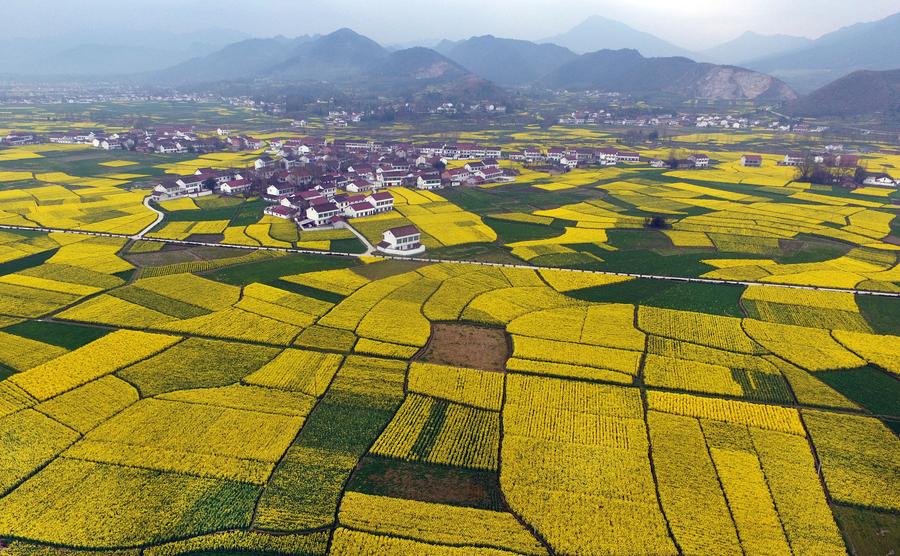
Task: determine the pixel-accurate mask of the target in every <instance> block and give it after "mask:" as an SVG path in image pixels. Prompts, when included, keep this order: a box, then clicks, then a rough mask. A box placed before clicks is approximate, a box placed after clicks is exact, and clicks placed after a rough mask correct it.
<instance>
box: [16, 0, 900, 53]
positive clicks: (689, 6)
mask: <svg viewBox="0 0 900 556" xmlns="http://www.w3.org/2000/svg"><path fill="white" fill-rule="evenodd" d="M898 10H900V2H898V0H857V1H855V2H847V1H845V0H841V1H838V0H0V20H2V21H3V22H4V23H5V24H6V25H5V34H6V35H7V36H8V37H9V36H24V37H35V36H50V35H57V36H59V35H71V34H78V35H79V36H90V37H92V39H93V40H94V41H96V42H98V43H102V42H103V36H104V35H108V34H109V33H111V32H114V33H116V34H119V35H120V34H122V33H123V32H126V33H127V32H130V31H152V30H157V29H167V30H170V31H176V32H190V31H196V30H201V29H208V28H212V27H220V28H228V29H236V30H240V31H243V32H245V33H247V34H249V35H254V36H273V35H277V34H283V35H286V36H296V35H302V34H307V33H327V32H330V31H333V30H335V29H337V28H340V27H351V28H353V29H354V30H356V31H358V32H360V33H363V34H365V35H367V36H369V37H371V38H373V39H375V40H377V41H379V42H382V43H388V44H389V43H401V42H407V41H413V40H419V39H426V38H451V39H460V38H466V37H469V36H472V35H480V34H487V33H491V34H494V35H497V36H505V37H514V38H524V39H532V40H536V39H541V38H545V37H548V36H552V35H556V34H558V33H560V32H563V31H565V30H567V29H569V28H571V27H572V26H574V25H576V24H577V23H579V22H581V21H582V20H584V19H585V18H586V17H588V16H590V15H603V16H607V17H610V18H612V19H618V20H620V21H622V22H624V23H627V24H629V25H631V26H632V27H635V28H636V29H639V30H642V31H648V32H651V33H654V34H656V35H658V36H660V37H662V38H665V39H667V40H670V41H672V42H674V43H676V44H678V45H680V46H684V47H687V48H693V49H699V48H705V47H708V46H712V45H714V44H717V43H720V42H723V41H726V40H729V39H731V38H734V37H735V36H737V35H739V34H741V33H743V32H744V31H747V30H752V31H756V32H760V33H764V34H774V33H785V34H792V35H802V36H807V37H812V38H815V37H817V36H819V35H822V34H824V33H827V32H829V31H832V30H834V29H837V28H839V27H842V26H845V25H849V24H852V23H857V22H860V21H872V20H876V19H881V18H883V17H886V16H888V15H891V14H892V13H894V12H896V11H898Z"/></svg>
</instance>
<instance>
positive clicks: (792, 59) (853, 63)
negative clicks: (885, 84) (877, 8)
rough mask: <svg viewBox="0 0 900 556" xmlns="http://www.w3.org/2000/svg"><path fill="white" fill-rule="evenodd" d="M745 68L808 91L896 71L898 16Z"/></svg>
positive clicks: (899, 47)
mask: <svg viewBox="0 0 900 556" xmlns="http://www.w3.org/2000/svg"><path fill="white" fill-rule="evenodd" d="M748 66H749V67H750V68H752V69H754V70H757V71H762V72H765V73H769V74H771V75H774V76H776V77H779V78H781V79H784V80H785V81H787V82H788V83H790V84H791V85H792V86H794V87H795V88H797V89H798V90H800V91H812V90H814V89H816V88H818V87H821V86H823V85H825V84H827V83H829V82H831V81H833V80H835V79H837V78H839V77H841V76H844V75H847V74H849V73H852V72H854V71H857V70H877V71H881V70H890V69H895V68H898V67H900V13H897V14H894V15H892V16H890V17H887V18H885V19H882V20H880V21H875V22H871V23H858V24H856V25H851V26H849V27H844V28H843V29H839V30H837V31H835V32H833V33H829V34H827V35H824V36H822V37H821V38H819V39H816V40H815V41H813V43H812V44H811V45H809V46H807V47H806V48H802V49H800V50H796V51H793V52H788V53H784V54H779V55H775V56H770V57H767V58H764V59H761V60H756V61H754V62H753V63H750V64H748Z"/></svg>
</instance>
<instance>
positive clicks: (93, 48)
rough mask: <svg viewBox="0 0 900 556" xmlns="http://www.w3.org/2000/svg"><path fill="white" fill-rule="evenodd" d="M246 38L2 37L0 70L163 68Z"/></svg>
mask: <svg viewBox="0 0 900 556" xmlns="http://www.w3.org/2000/svg"><path fill="white" fill-rule="evenodd" d="M246 38H248V35H247V34H245V33H242V32H240V31H234V30H230V29H205V30H199V31H195V32H192V33H169V32H166V31H159V32H154V33H142V32H133V33H129V32H127V31H125V30H122V31H120V32H117V33H113V34H107V35H104V36H102V37H100V36H96V35H91V34H83V35H74V36H59V37H45V38H30V39H25V38H4V39H0V74H14V75H20V76H95V77H96V76H100V77H102V76H114V75H124V74H129V73H141V72H147V71H155V70H162V69H165V68H168V67H170V66H172V65H173V64H178V63H181V62H183V61H186V60H190V59H192V58H196V57H198V56H204V55H207V54H210V53H212V52H215V51H217V50H219V49H221V48H223V47H225V46H227V45H229V44H231V43H234V42H236V41H240V40H243V39H246Z"/></svg>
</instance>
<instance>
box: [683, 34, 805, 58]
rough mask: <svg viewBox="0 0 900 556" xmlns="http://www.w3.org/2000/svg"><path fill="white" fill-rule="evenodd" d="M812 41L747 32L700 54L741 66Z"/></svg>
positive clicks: (803, 38)
mask: <svg viewBox="0 0 900 556" xmlns="http://www.w3.org/2000/svg"><path fill="white" fill-rule="evenodd" d="M812 43H813V41H812V39H807V38H805V37H792V36H790V35H760V34H759V33H754V32H753V31H747V32H746V33H744V34H743V35H741V36H740V37H738V38H736V39H734V40H731V41H728V42H726V43H724V44H720V45H718V46H716V47H714V48H710V49H707V50H704V51H702V52H701V54H703V55H704V56H705V57H706V58H707V59H709V60H711V61H714V62H717V63H723V64H743V63H746V62H750V61H752V60H759V59H760V58H766V57H769V56H775V55H777V54H784V53H787V52H791V51H794V50H799V49H801V48H806V47H808V46H810V45H812Z"/></svg>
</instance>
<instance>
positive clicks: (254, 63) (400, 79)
mask: <svg viewBox="0 0 900 556" xmlns="http://www.w3.org/2000/svg"><path fill="white" fill-rule="evenodd" d="M151 78H152V79H153V80H154V81H155V82H158V83H165V84H173V85H182V86H204V85H210V84H216V83H223V82H229V81H242V80H243V81H248V80H249V81H262V82H276V83H297V84H306V85H310V84H317V83H322V84H324V83H329V84H332V85H340V86H342V87H350V88H354V89H373V90H378V91H390V92H393V93H398V94H412V93H415V92H417V91H420V90H424V89H431V90H434V89H440V90H442V91H445V92H449V93H450V94H460V95H466V94H471V95H485V98H487V97H491V98H500V97H502V96H505V93H504V92H503V91H501V90H500V89H498V88H497V87H496V86H495V85H493V84H492V83H490V82H489V81H487V80H485V79H483V78H481V77H479V76H476V75H474V74H473V73H471V72H470V71H468V70H467V69H465V68H463V67H462V66H461V65H459V64H457V63H456V62H454V61H452V60H450V59H448V58H446V57H445V56H443V55H442V54H440V53H438V52H435V51H434V50H431V49H428V48H423V47H415V48H407V49H404V50H398V51H395V52H391V51H389V50H387V49H385V48H383V47H382V46H381V45H379V44H378V43H376V42H375V41H373V40H371V39H369V38H367V37H364V36H362V35H360V34H358V33H355V32H354V31H351V30H350V29H340V30H338V31H335V32H334V33H331V34H329V35H325V36H321V37H299V38H297V39H286V38H284V37H276V38H273V39H254V40H248V41H242V42H240V43H237V44H234V45H231V46H228V47H226V48H224V49H222V50H220V51H218V52H216V53H213V54H211V55H209V56H206V57H204V58H198V59H194V60H190V61H188V62H185V63H183V64H179V65H178V66H175V67H173V68H169V69H168V70H165V71H162V72H157V73H155V74H152V76H151Z"/></svg>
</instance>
